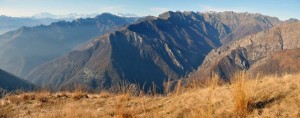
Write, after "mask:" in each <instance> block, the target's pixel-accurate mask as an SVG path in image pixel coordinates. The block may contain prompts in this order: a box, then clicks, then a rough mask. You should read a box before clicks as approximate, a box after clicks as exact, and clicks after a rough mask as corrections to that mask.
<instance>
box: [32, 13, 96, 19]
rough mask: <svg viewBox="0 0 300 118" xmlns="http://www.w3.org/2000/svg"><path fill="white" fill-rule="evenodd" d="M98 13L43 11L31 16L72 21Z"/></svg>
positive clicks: (94, 15) (92, 16)
mask: <svg viewBox="0 0 300 118" xmlns="http://www.w3.org/2000/svg"><path fill="white" fill-rule="evenodd" d="M97 15H98V14H96V13H95V14H76V13H71V14H66V15H54V14H51V13H47V12H43V13H38V14H35V15H33V16H32V18H37V19H41V18H51V19H63V20H66V21H72V20H75V19H79V18H94V17H96V16H97Z"/></svg>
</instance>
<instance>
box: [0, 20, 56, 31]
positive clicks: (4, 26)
mask: <svg viewBox="0 0 300 118" xmlns="http://www.w3.org/2000/svg"><path fill="white" fill-rule="evenodd" d="M56 21H59V19H51V18H20V17H9V16H0V35H1V34H4V33H6V32H8V31H12V30H16V29H18V28H20V27H22V26H27V27H32V26H37V25H41V24H43V25H49V24H50V23H52V22H56Z"/></svg>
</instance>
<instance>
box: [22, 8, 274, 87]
mask: <svg viewBox="0 0 300 118" xmlns="http://www.w3.org/2000/svg"><path fill="white" fill-rule="evenodd" d="M230 13H231V14H229V13H227V12H222V13H205V14H203V13H194V12H166V13H163V14H161V15H160V16H159V17H158V18H155V17H146V18H144V19H143V20H141V21H139V22H138V23H136V24H132V25H129V26H126V27H122V28H121V29H119V30H118V31H115V32H112V33H108V34H105V35H103V36H101V37H98V38H96V39H94V40H93V41H91V42H90V43H88V44H86V45H84V46H82V47H81V48H79V49H77V50H75V51H73V52H71V53H69V54H67V55H65V56H64V57H61V58H58V59H56V60H54V61H52V62H50V63H47V64H44V65H42V66H40V67H38V68H36V69H35V70H34V71H32V72H31V73H30V74H29V75H28V76H27V77H26V78H27V79H28V80H30V81H31V82H33V83H35V84H38V85H42V86H51V87H52V88H53V89H65V88H73V87H76V86H78V85H81V86H85V87H87V88H89V89H92V90H100V89H107V88H109V87H111V86H114V85H116V84H117V83H118V82H120V81H129V82H131V83H138V84H140V85H141V86H142V85H145V88H146V89H147V88H148V87H149V86H150V85H151V83H152V82H154V83H155V84H157V85H158V87H159V89H161V88H162V83H163V81H164V80H167V79H171V80H176V79H178V78H181V77H184V76H186V75H187V74H188V73H190V72H191V71H193V70H194V69H196V68H198V66H199V65H200V64H201V63H202V61H203V60H204V58H205V56H206V55H207V54H208V53H209V52H210V51H211V50H212V49H214V48H217V47H219V46H221V44H222V39H223V38H224V37H228V35H231V34H232V32H233V31H235V30H238V29H239V28H238V27H240V24H243V25H245V24H247V23H244V22H248V21H243V20H238V22H233V23H231V22H227V21H226V20H228V21H229V20H231V19H229V18H231V17H232V14H234V15H237V16H234V17H238V18H239V17H244V16H243V15H241V14H246V15H250V16H251V17H250V16H247V18H244V19H248V18H250V19H251V18H252V19H253V20H255V19H258V18H257V17H263V18H265V19H269V18H270V19H273V18H271V17H267V16H262V15H257V14H248V13H241V14H238V13H232V12H230ZM207 15H211V16H214V15H215V17H211V16H207ZM217 16H218V17H217ZM227 18H228V19H227ZM224 19H225V20H224ZM239 19H243V18H239ZM274 19H275V20H276V19H277V18H274ZM269 21H271V20H269ZM277 21H278V23H279V22H280V21H279V20H278V19H277V20H276V22H274V23H273V22H272V23H273V24H272V25H274V24H276V23H277ZM253 22H254V21H253ZM257 22H259V20H257ZM267 23H269V22H267ZM251 25H253V24H251ZM257 25H260V22H259V23H257ZM272 25H268V26H269V27H271V26H272ZM241 27H242V26H241ZM261 27H262V28H261V29H259V30H263V29H267V28H269V27H263V26H261ZM250 29H251V28H250ZM256 30H257V29H255V31H256ZM247 31H248V30H247ZM249 33H253V32H246V33H243V34H241V35H244V36H245V35H248V34H249ZM228 39H229V40H230V41H231V40H235V39H234V38H232V37H229V38H228Z"/></svg>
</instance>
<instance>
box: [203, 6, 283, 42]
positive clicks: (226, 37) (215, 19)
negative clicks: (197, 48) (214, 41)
mask: <svg viewBox="0 0 300 118" xmlns="http://www.w3.org/2000/svg"><path fill="white" fill-rule="evenodd" d="M202 15H203V16H204V18H205V20H206V21H208V22H210V23H211V24H212V25H214V26H215V27H217V29H218V30H219V32H220V36H219V38H220V39H221V43H222V44H227V43H229V42H231V41H234V40H238V39H241V38H243V37H244V36H247V35H250V34H254V33H257V32H260V31H262V30H265V29H269V28H271V27H273V26H275V25H278V24H281V21H280V20H279V19H278V18H276V17H270V16H264V15H261V14H258V13H256V14H251V13H247V12H245V13H235V12H230V11H227V12H207V13H202Z"/></svg>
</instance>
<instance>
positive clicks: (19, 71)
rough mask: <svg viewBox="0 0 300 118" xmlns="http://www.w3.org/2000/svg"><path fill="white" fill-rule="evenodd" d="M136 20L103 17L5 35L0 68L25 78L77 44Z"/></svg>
mask: <svg viewBox="0 0 300 118" xmlns="http://www.w3.org/2000/svg"><path fill="white" fill-rule="evenodd" d="M135 20H136V19H135V18H123V17H118V16H115V15H112V14H108V13H104V14H101V15H98V16H96V17H95V18H86V19H77V20H73V21H72V22H66V21H59V22H54V23H51V24H50V25H40V26H35V27H22V28H20V29H18V30H15V31H10V32H7V33H5V34H3V35H1V36H0V67H1V68H2V69H4V70H6V71H8V72H10V73H12V74H15V75H17V76H19V77H25V75H27V74H28V73H29V72H30V71H31V70H32V69H34V68H35V67H37V66H39V65H41V64H44V63H45V62H48V61H51V60H52V59H55V58H57V57H59V56H62V55H64V54H65V53H67V52H69V51H71V50H72V49H73V48H75V47H76V46H78V45H79V44H82V43H84V42H87V41H89V39H91V38H93V37H96V36H100V35H102V34H103V33H105V32H109V31H113V30H115V29H117V28H118V27H120V26H123V25H126V24H130V23H132V22H135Z"/></svg>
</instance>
